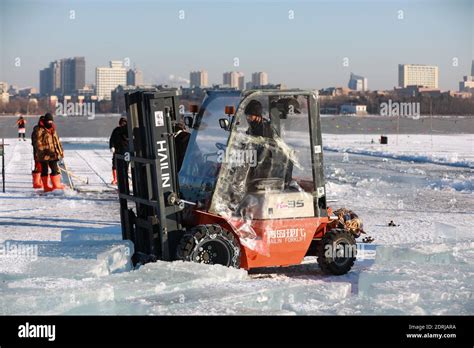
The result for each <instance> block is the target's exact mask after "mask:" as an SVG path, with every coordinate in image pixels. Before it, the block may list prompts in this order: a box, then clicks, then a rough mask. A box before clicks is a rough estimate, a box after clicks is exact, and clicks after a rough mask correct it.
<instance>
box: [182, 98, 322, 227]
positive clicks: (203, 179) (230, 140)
mask: <svg viewBox="0 0 474 348" xmlns="http://www.w3.org/2000/svg"><path fill="white" fill-rule="evenodd" d="M226 107H227V108H226ZM226 109H227V110H232V109H233V110H236V112H235V113H234V114H227V115H226V114H225V110H226ZM252 113H254V114H255V113H256V114H258V115H252ZM322 169H323V168H322V151H321V132H320V125H319V114H318V105H317V99H316V96H315V95H314V94H312V93H310V92H303V91H299V90H295V91H284V92H282V91H273V90H272V91H265V90H261V91H250V92H247V93H245V94H243V95H241V94H240V93H239V92H237V91H230V92H227V91H226V92H210V93H208V95H207V97H206V99H205V100H204V102H203V104H202V107H201V109H200V111H199V113H198V115H197V117H196V119H195V120H194V127H193V132H192V136H191V139H190V141H189V144H188V148H187V151H186V154H185V157H184V162H183V165H182V168H181V170H180V172H179V186H180V193H181V195H182V197H183V199H185V200H187V201H193V202H197V203H198V205H199V206H200V207H202V209H203V210H205V211H208V212H210V213H213V214H218V215H221V216H226V217H235V216H240V217H242V218H244V219H246V220H249V219H250V220H252V219H280V218H286V217H320V216H327V213H326V200H325V190H324V176H323V172H322ZM191 223H194V222H191Z"/></svg>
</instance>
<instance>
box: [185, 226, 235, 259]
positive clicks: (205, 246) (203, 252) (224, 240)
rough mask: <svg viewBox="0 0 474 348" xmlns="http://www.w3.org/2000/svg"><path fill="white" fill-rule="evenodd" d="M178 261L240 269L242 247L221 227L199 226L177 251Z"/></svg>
mask: <svg viewBox="0 0 474 348" xmlns="http://www.w3.org/2000/svg"><path fill="white" fill-rule="evenodd" d="M176 254H177V255H176V256H177V258H178V260H183V261H192V262H197V263H205V264H210V265H216V264H217V265H223V266H227V267H235V268H239V267H240V245H239V242H238V241H237V239H236V238H235V236H234V235H233V234H232V233H231V232H229V231H227V230H225V229H223V228H222V227H221V226H219V225H198V226H196V227H193V228H192V229H191V230H189V232H187V233H185V234H184V236H183V237H182V238H181V241H180V243H179V246H178V250H177V253H176Z"/></svg>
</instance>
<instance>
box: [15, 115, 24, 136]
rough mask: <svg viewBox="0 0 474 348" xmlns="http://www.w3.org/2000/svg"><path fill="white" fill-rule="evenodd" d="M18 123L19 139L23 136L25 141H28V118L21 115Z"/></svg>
mask: <svg viewBox="0 0 474 348" xmlns="http://www.w3.org/2000/svg"><path fill="white" fill-rule="evenodd" d="M16 125H17V126H18V141H21V138H23V141H26V139H25V133H26V120H25V119H24V118H23V116H20V117H19V118H18V120H17V121H16Z"/></svg>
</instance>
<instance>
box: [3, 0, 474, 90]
mask: <svg viewBox="0 0 474 348" xmlns="http://www.w3.org/2000/svg"><path fill="white" fill-rule="evenodd" d="M454 4H455V5H454ZM1 6H2V8H1V12H0V19H1V21H2V23H3V29H2V32H3V34H2V38H1V39H2V46H3V47H2V54H1V57H0V60H1V61H0V63H1V71H0V80H2V81H7V82H8V83H10V84H13V85H17V86H19V87H25V86H32V87H36V88H39V81H38V77H37V76H38V75H37V74H38V73H37V72H38V71H39V70H40V68H44V66H46V64H47V63H48V62H50V61H54V60H56V59H57V57H73V56H85V57H86V59H87V62H88V64H87V66H86V83H87V84H89V83H93V82H94V73H95V67H99V66H104V65H105V64H107V62H108V61H110V60H125V59H126V58H128V59H129V61H130V66H129V68H132V67H133V66H135V65H136V66H140V68H141V70H142V72H143V76H144V77H145V81H144V82H145V83H147V84H160V83H162V84H178V85H179V84H184V83H183V81H186V80H188V76H189V75H188V74H189V72H190V71H194V70H207V71H208V72H209V82H210V83H219V82H218V81H221V79H222V73H223V72H226V71H241V72H243V73H244V74H245V75H246V76H250V74H251V73H252V72H254V71H267V72H268V73H269V75H270V76H272V82H275V83H279V82H282V83H285V84H286V85H287V86H288V87H290V88H291V87H301V88H322V87H327V86H343V85H346V84H347V77H348V75H349V74H350V72H351V71H357V72H358V73H359V74H360V75H362V76H364V77H366V78H368V80H370V85H371V89H374V90H375V89H392V88H393V87H394V86H397V85H398V81H397V77H398V76H397V69H398V65H399V64H426V65H436V66H439V71H440V76H439V86H440V88H441V89H443V90H448V89H457V85H458V83H459V81H460V80H461V79H462V76H464V75H466V74H468V73H469V70H470V67H471V61H472V58H473V56H474V54H473V42H472V41H473V35H472V33H473V26H472V13H473V4H472V2H471V1H467V0H458V1H455V2H453V1H448V0H435V1H430V2H427V1H424V0H416V1H401V2H397V3H393V2H390V1H380V2H373V1H349V0H345V1H341V0H339V1H334V2H330V3H329V2H325V1H315V2H308V1H297V2H289V1H258V2H255V3H252V2H249V1H243V2H239V3H237V2H233V1H225V2H222V3H218V2H216V1H198V2H197V3H191V2H189V1H176V2H170V1H159V2H150V1H145V0H141V1H137V2H134V3H130V2H125V1H117V2H114V3H113V4H111V3H108V2H106V1H98V2H92V1H89V0H86V1H81V2H79V1H65V2H55V1H51V0H38V1H35V2H26V1H12V0H4V1H3V2H2V4H1ZM250 7H251V8H252V11H251V12H249V11H248V10H249V8H250ZM71 11H74V12H71ZM180 11H184V12H183V13H181V12H180ZM289 11H293V19H290V18H289V17H290V15H291V13H289ZM399 11H403V12H402V13H400V12H399ZM229 13H232V14H233V16H232V18H237V19H240V21H239V20H236V21H234V23H229V21H228V19H227V18H228V14H229ZM249 13H251V14H249ZM130 14H133V16H130ZM180 15H182V17H183V18H182V19H181V18H180ZM71 16H72V17H73V19H71ZM400 16H401V17H403V18H402V19H400ZM45 18H47V19H48V22H50V23H53V24H52V25H49V24H48V25H44V19H45ZM138 18H139V19H138ZM243 19H245V23H246V24H245V25H243V22H242V21H243ZM351 20H356V21H355V22H354V23H353V22H351ZM156 21H159V22H160V26H164V27H167V28H169V29H170V30H169V31H166V32H169V33H172V34H166V33H163V35H161V36H160V38H159V40H158V41H155V43H154V44H152V43H150V38H151V37H153V33H155V32H156V27H155V26H154V24H152V23H154V22H156ZM18 23H21V24H20V25H19V24H18ZM124 23H128V24H127V26H125V24H124ZM133 26H135V28H136V30H130V29H129V27H133ZM122 28H123V29H124V30H122ZM58 29H60V30H58ZM171 29H173V30H171ZM137 31H138V32H140V33H141V34H140V35H137ZM163 47H172V49H164V48H163ZM439 47H443V50H439ZM18 58H19V59H20V66H16V65H15V64H16V63H17V61H16V60H17V59H18ZM346 58H347V59H346ZM346 61H347V63H348V64H347V65H345V64H344V63H345V62H346ZM236 63H237V65H236Z"/></svg>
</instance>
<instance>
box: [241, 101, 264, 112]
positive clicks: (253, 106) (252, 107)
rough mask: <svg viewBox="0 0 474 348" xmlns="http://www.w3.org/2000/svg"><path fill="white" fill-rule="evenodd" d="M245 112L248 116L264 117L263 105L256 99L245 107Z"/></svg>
mask: <svg viewBox="0 0 474 348" xmlns="http://www.w3.org/2000/svg"><path fill="white" fill-rule="evenodd" d="M244 112H245V114H246V115H256V116H262V113H263V107H262V103H260V102H259V101H258V100H255V99H253V100H251V101H250V102H249V103H248V104H247V106H246V107H245V110H244Z"/></svg>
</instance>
